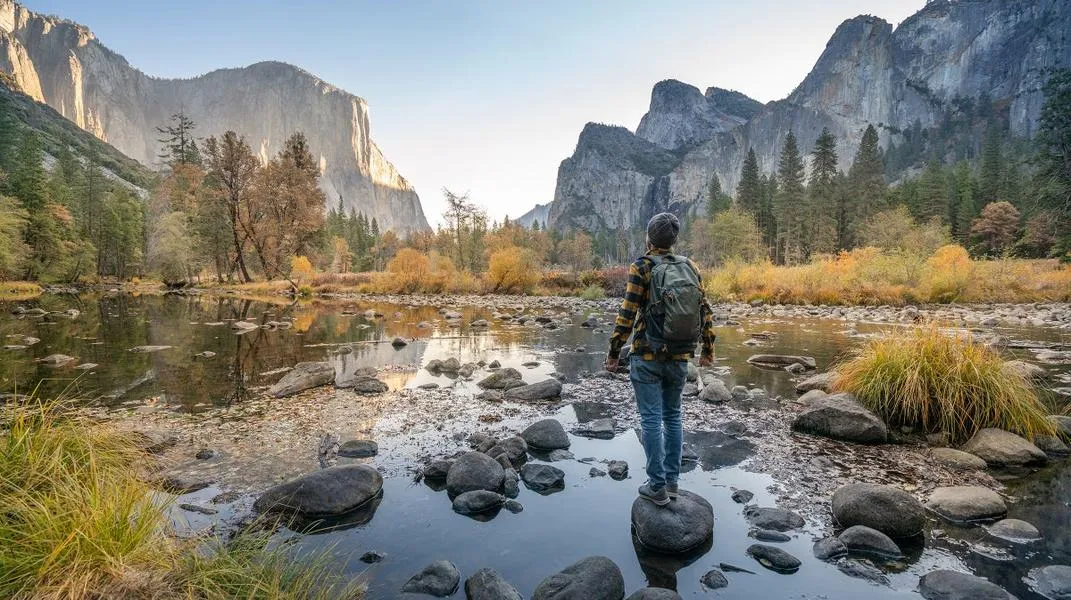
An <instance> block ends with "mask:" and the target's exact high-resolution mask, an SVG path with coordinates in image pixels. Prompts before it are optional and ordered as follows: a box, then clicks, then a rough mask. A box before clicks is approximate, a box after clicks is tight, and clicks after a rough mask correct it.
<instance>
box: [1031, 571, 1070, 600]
mask: <svg viewBox="0 0 1071 600" xmlns="http://www.w3.org/2000/svg"><path fill="white" fill-rule="evenodd" d="M1023 580H1024V581H1025V582H1026V583H1027V584H1029V585H1030V587H1031V589H1033V590H1034V591H1035V592H1037V593H1038V594H1041V595H1042V596H1044V597H1046V598H1049V599H1050V600H1071V567H1069V566H1066V565H1050V566H1047V567H1041V568H1037V569H1031V570H1030V573H1028V574H1027V576H1026V577H1025V578H1024V579H1023Z"/></svg>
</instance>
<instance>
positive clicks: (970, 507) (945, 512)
mask: <svg viewBox="0 0 1071 600" xmlns="http://www.w3.org/2000/svg"><path fill="white" fill-rule="evenodd" d="M926 508H928V509H930V510H932V511H933V512H935V513H937V514H938V515H940V516H942V517H944V518H945V519H948V520H949V521H953V522H968V521H982V520H987V519H996V518H999V517H1002V516H1004V515H1005V514H1006V513H1007V512H1008V507H1007V506H1006V505H1005V504H1004V499H1003V498H1001V497H1000V494H998V493H996V492H994V491H993V490H991V489H989V488H984V487H982V486H978V485H961V486H952V487H940V488H937V489H935V490H934V491H933V493H932V494H930V500H929V502H927V503H926Z"/></svg>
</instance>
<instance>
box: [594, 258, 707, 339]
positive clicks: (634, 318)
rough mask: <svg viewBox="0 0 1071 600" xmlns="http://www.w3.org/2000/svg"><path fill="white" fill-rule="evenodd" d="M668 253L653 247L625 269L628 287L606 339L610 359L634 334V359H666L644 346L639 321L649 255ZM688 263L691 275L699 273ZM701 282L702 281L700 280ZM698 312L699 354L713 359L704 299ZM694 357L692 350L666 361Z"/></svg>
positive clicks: (648, 279) (650, 263) (641, 321)
mask: <svg viewBox="0 0 1071 600" xmlns="http://www.w3.org/2000/svg"><path fill="white" fill-rule="evenodd" d="M664 254H669V251H668V250H663V249H661V248H654V249H652V250H651V251H649V252H648V253H647V254H645V255H644V256H641V257H640V258H639V259H637V260H636V262H634V263H632V265H630V266H629V269H628V286H626V287H625V299H624V300H623V301H622V302H621V308H620V310H618V312H617V321H616V323H615V326H614V333H613V335H611V336H610V353H609V357H610V358H617V357H618V356H619V355H620V354H621V348H622V347H624V345H625V342H627V341H628V336H629V334H631V333H632V332H633V331H635V336H633V339H632V354H633V355H636V356H642V357H643V359H644V360H655V358H666V357H665V356H656V355H655V353H654V352H653V351H652V350H651V348H650V346H648V345H647V336H646V335H644V329H645V328H646V327H647V323H646V322H645V321H644V319H643V309H644V308H646V306H647V294H648V289H649V288H650V286H651V268H652V267H653V266H654V261H653V260H651V258H650V257H651V256H656V255H664ZM688 264H689V265H691V266H692V268H693V269H695V272H696V273H697V274H699V268H698V267H697V266H696V265H695V263H693V262H692V261H691V260H688ZM700 283H702V279H700ZM700 313H701V315H702V319H703V327H702V336H701V337H702V340H703V353H702V356H703V357H704V358H711V359H713V358H714V339H715V335H714V310H713V309H712V308H711V307H710V303H709V302H708V301H707V299H706V298H705V297H704V298H703V305H702V307H701V310H700ZM694 356H695V351H694V350H693V351H691V352H684V353H682V354H674V355H672V356H670V357H669V358H670V359H671V360H689V359H691V358H693V357H694Z"/></svg>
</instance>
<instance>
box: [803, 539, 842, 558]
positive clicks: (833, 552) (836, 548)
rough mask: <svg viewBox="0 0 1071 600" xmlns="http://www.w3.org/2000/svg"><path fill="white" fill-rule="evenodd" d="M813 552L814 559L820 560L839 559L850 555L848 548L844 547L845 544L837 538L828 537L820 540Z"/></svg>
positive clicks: (815, 544)
mask: <svg viewBox="0 0 1071 600" xmlns="http://www.w3.org/2000/svg"><path fill="white" fill-rule="evenodd" d="M811 550H812V551H813V552H814V557H815V558H817V559H818V560H830V559H833V558H837V557H838V556H844V555H845V554H847V553H848V547H847V546H845V545H844V542H842V541H840V539H839V538H835V537H827V538H822V539H820V540H818V541H817V542H815V543H814V546H813V547H812V548H811Z"/></svg>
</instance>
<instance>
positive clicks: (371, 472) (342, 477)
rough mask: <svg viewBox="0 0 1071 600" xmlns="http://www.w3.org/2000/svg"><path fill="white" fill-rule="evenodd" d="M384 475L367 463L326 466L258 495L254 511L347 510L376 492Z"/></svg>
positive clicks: (315, 512)
mask: <svg viewBox="0 0 1071 600" xmlns="http://www.w3.org/2000/svg"><path fill="white" fill-rule="evenodd" d="M382 489H383V477H382V476H381V475H380V474H379V471H376V470H375V469H374V468H372V467H370V466H368V465H342V466H337V467H328V468H326V469H322V470H320V471H314V472H312V473H309V474H307V475H302V476H301V477H298V478H296V479H292V480H290V481H288V482H286V483H282V484H279V485H277V486H275V487H273V488H270V489H268V490H267V491H266V492H264V493H263V494H261V495H260V497H259V498H257V500H256V502H255V503H254V504H253V509H254V510H256V511H257V512H261V513H264V512H270V511H279V512H286V513H294V514H298V515H302V516H329V515H340V514H343V513H346V512H349V511H351V510H353V509H355V508H357V507H358V506H361V505H362V504H364V503H365V502H368V501H369V500H371V499H372V498H374V497H376V496H377V495H379V493H380V491H381V490H382Z"/></svg>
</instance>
